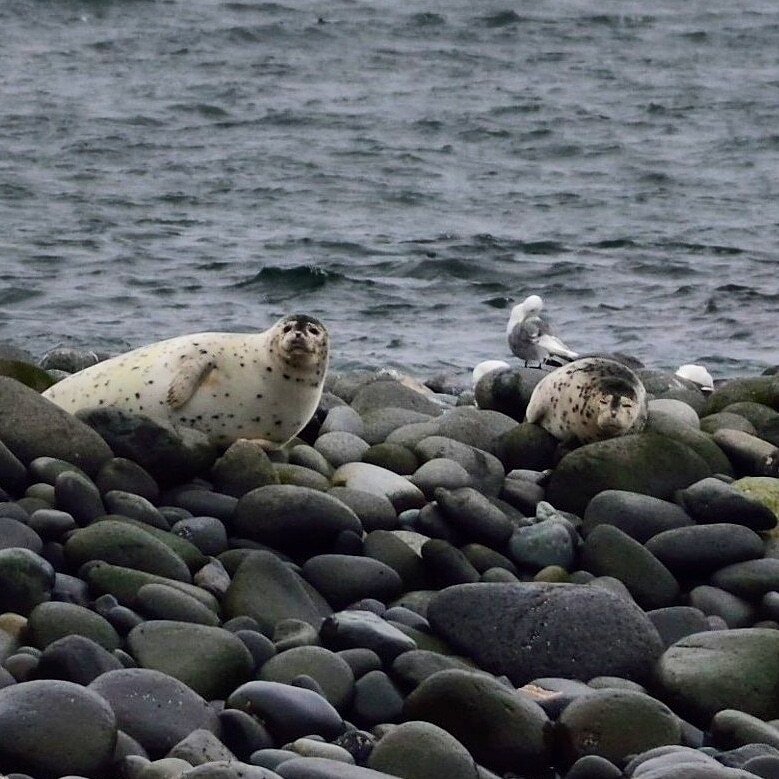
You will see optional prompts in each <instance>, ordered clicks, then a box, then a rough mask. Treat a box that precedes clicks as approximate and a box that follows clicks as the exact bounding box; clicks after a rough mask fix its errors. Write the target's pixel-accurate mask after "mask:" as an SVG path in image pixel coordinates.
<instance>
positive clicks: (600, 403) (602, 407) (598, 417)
mask: <svg viewBox="0 0 779 779" xmlns="http://www.w3.org/2000/svg"><path fill="white" fill-rule="evenodd" d="M646 418H647V400H646V390H645V389H644V385H643V384H642V383H641V380H640V379H639V378H638V376H636V374H635V373H634V372H633V371H632V370H631V369H630V368H628V367H627V366H626V365H623V364H622V363H619V362H616V361H614V360H608V359H605V358H601V357H585V358H583V359H580V360H575V361H574V362H571V363H569V364H568V365H563V366H562V367H560V368H557V369H556V370H553V371H552V372H551V373H548V374H547V375H546V376H544V378H543V379H541V381H539V382H538V384H537V385H536V387H535V389H534V390H533V394H532V395H531V396H530V402H529V403H528V406H527V412H526V419H527V421H528V422H534V423H535V424H538V425H540V426H541V427H543V428H544V429H545V430H547V431H548V432H549V433H551V434H552V435H553V436H554V437H555V438H558V439H559V440H561V441H565V442H579V443H583V444H588V443H592V442H593V441H603V440H605V439H607V438H615V437H616V436H621V435H625V434H626V433H633V432H637V431H639V430H641V429H642V428H643V426H644V424H645V423H646Z"/></svg>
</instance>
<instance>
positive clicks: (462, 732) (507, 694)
mask: <svg viewBox="0 0 779 779" xmlns="http://www.w3.org/2000/svg"><path fill="white" fill-rule="evenodd" d="M403 709H404V716H405V718H406V719H408V720H425V721H426V722H430V723H432V724H434V725H436V726H438V727H440V728H442V729H444V730H446V731H447V732H448V733H449V734H451V735H452V736H453V737H454V738H456V739H457V740H458V741H459V742H460V743H461V744H462V745H463V746H464V747H465V748H466V749H467V750H468V751H469V752H470V754H471V755H473V757H474V758H475V759H476V760H477V761H478V762H479V763H481V764H482V765H484V766H486V767H487V768H490V769H492V770H495V771H508V770H511V769H512V768H514V767H516V766H518V765H521V766H525V767H532V766H539V765H540V764H542V763H544V762H545V761H546V760H547V759H548V755H547V751H546V743H545V735H546V732H547V730H548V728H549V727H550V724H549V720H548V718H547V716H546V714H545V713H544V711H543V709H542V708H541V707H540V706H539V705H538V704H537V703H535V702H534V701H532V700H531V699H530V698H529V697H528V696H525V695H524V694H522V693H519V692H516V691H514V690H512V689H511V688H508V687H506V686H504V685H502V684H501V683H500V682H498V681H497V680H494V679H490V678H489V677H488V676H485V675H483V674H477V673H471V672H469V671H457V670H452V671H440V672H439V673H437V674H435V675H433V676H431V677H430V678H428V679H427V680H425V681H424V682H422V684H420V685H419V687H417V688H416V689H415V690H414V691H413V692H412V693H411V694H410V695H409V696H408V697H407V698H406V701H405V704H404V707H403Z"/></svg>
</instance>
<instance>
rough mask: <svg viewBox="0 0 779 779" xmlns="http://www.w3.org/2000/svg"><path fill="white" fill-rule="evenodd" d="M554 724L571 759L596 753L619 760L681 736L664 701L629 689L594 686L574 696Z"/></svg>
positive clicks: (616, 761) (612, 759)
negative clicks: (606, 688) (605, 688)
mask: <svg viewBox="0 0 779 779" xmlns="http://www.w3.org/2000/svg"><path fill="white" fill-rule="evenodd" d="M557 727H558V732H559V735H560V738H561V742H560V743H561V745H562V749H563V750H564V752H565V753H566V755H567V758H568V760H570V761H571V762H573V761H575V760H578V759H579V758H581V757H584V756H585V755H587V754H596V755H600V756H601V757H605V758H606V759H607V760H610V761H611V762H612V763H617V764H621V763H623V762H624V761H625V759H626V758H628V757H629V756H631V755H635V754H639V753H641V752H645V751H646V750H648V749H653V748H654V747H658V746H665V745H668V744H678V743H679V742H680V740H681V737H682V731H681V727H680V725H679V720H678V718H677V717H676V715H675V714H674V713H673V712H672V711H671V710H670V709H669V708H668V707H667V706H666V705H665V704H664V703H661V702H660V701H657V700H655V699H654V698H652V697H650V696H649V695H646V694H644V693H641V692H633V691H629V690H598V691H596V692H593V693H592V694H591V695H584V696H581V697H579V698H576V699H574V700H573V701H572V702H571V703H570V704H569V705H568V706H566V707H565V709H564V710H563V712H562V713H561V714H560V717H559V718H558V720H557ZM593 734H597V735H593Z"/></svg>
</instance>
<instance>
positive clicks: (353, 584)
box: [302, 554, 403, 608]
mask: <svg viewBox="0 0 779 779" xmlns="http://www.w3.org/2000/svg"><path fill="white" fill-rule="evenodd" d="M302 574H303V576H304V577H305V579H306V580H307V581H308V582H309V583H310V584H311V585H312V586H313V587H315V588H316V589H317V590H318V591H319V592H320V593H321V594H322V595H323V596H324V597H325V599H326V600H327V601H328V603H330V604H332V606H333V607H334V608H344V607H345V606H348V605H349V604H350V603H354V602H356V601H358V600H360V599H362V598H376V599H378V600H380V601H384V602H386V601H388V600H391V599H392V598H395V597H397V596H398V595H400V593H401V591H402V588H403V582H402V581H401V578H400V576H399V574H398V573H397V572H396V571H395V570H394V569H392V568H391V567H390V566H388V565H386V564H385V563H382V562H380V561H379V560H374V559H373V558H371V557H357V556H355V555H341V554H323V555H317V556H315V557H311V558H309V559H308V560H306V562H305V563H304V565H303V569H302Z"/></svg>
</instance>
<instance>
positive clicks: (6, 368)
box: [0, 359, 54, 392]
mask: <svg viewBox="0 0 779 779" xmlns="http://www.w3.org/2000/svg"><path fill="white" fill-rule="evenodd" d="M0 376H8V377H9V378H11V379H16V380H17V381H20V382H21V383H22V384H25V385H26V386H28V387H29V388H30V389H34V390H35V391H36V392H43V391H44V390H47V389H48V388H49V387H51V386H52V384H54V379H52V378H51V376H49V374H48V373H46V371H44V370H43V369H42V368H39V367H38V366H37V365H31V364H30V363H28V362H23V361H22V360H3V359H0Z"/></svg>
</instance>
